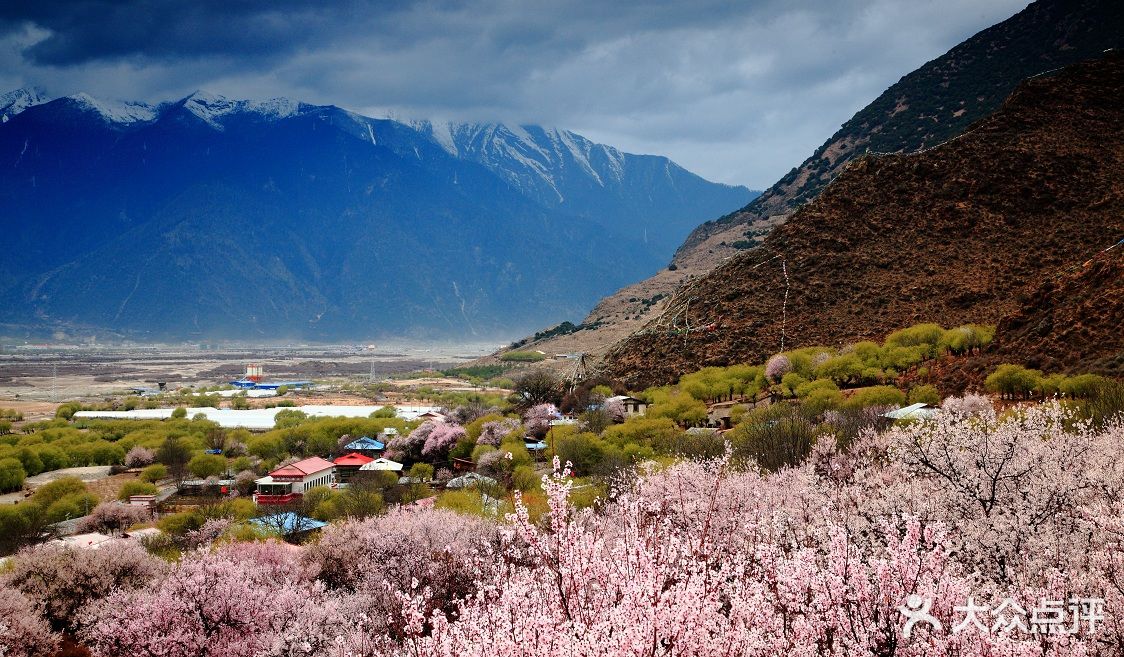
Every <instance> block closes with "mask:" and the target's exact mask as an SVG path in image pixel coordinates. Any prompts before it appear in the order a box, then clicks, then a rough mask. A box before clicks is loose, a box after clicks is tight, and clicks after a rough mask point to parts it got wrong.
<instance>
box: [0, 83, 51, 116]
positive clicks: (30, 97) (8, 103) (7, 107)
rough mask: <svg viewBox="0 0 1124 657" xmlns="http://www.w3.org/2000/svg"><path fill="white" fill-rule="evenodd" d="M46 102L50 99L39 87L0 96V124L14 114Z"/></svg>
mask: <svg viewBox="0 0 1124 657" xmlns="http://www.w3.org/2000/svg"><path fill="white" fill-rule="evenodd" d="M48 100H50V98H49V97H48V96H47V92H46V91H43V90H42V89H40V88H39V87H29V88H26V89H16V90H15V91H9V92H8V93H6V94H3V95H0V123H7V122H8V119H10V118H11V117H13V116H15V115H16V114H19V113H20V112H22V111H24V110H25V109H27V108H29V107H33V106H35V105H40V104H42V103H45V102H47V101H48Z"/></svg>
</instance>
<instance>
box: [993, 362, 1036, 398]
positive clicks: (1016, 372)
mask: <svg viewBox="0 0 1124 657" xmlns="http://www.w3.org/2000/svg"><path fill="white" fill-rule="evenodd" d="M1041 384H1042V372H1039V371H1038V370H1031V369H1027V368H1025V367H1023V366H1022V365H1010V364H1007V365H1000V366H999V367H997V368H996V369H995V371H994V372H992V373H991V374H989V375H988V377H987V378H986V379H984V386H986V387H987V389H988V390H990V391H992V392H998V393H999V394H1000V395H1001V396H1003V397H1005V398H1007V399H1014V398H1016V397H1019V398H1022V399H1026V398H1028V397H1029V396H1030V395H1031V393H1033V392H1034V391H1035V390H1037V389H1038V388H1039V387H1040V386H1041Z"/></svg>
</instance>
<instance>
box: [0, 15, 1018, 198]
mask: <svg viewBox="0 0 1124 657" xmlns="http://www.w3.org/2000/svg"><path fill="white" fill-rule="evenodd" d="M1026 4H1027V3H1026V0H933V1H929V0H752V1H746V2H716V1H712V0H681V1H679V2H649V3H636V2H627V1H625V0H588V1H586V0H546V1H541V2H539V1H531V0H522V1H521V0H468V1H465V2H456V1H453V0H433V1H430V2H411V1H408V0H403V1H397V2H394V1H362V0H329V1H327V2H325V1H324V0H273V1H271V2H249V1H244V0H186V1H179V0H148V1H144V0H74V1H72V2H57V1H55V2H52V1H51V0H29V1H26V2H25V1H22V0H5V2H2V3H0V62H2V65H0V87H3V88H5V89H14V88H17V87H21V86H27V85H40V86H42V87H44V88H46V89H47V91H48V92H50V93H52V94H57V95H66V94H70V93H75V92H78V91H86V92H88V93H90V94H91V95H93V96H98V97H103V98H115V99H137V100H147V101H150V102H156V101H161V100H168V99H173V98H179V97H182V96H185V95H187V94H188V93H190V92H192V91H194V90H196V89H205V90H207V91H210V92H213V93H218V94H222V95H225V96H230V97H235V98H269V97H273V96H287V97H290V98H294V99H299V100H304V101H307V102H312V103H318V104H334V105H339V106H342V107H346V108H348V109H352V110H355V111H358V112H360V113H363V114H368V115H371V116H387V115H390V116H395V117H397V118H435V119H453V120H471V121H513V122H520V123H538V124H543V125H551V126H558V127H563V128H568V129H571V130H574V131H575V132H579V133H582V134H584V135H586V136H587V137H590V138H591V139H595V140H596V141H600V142H604V143H608V144H611V145H614V146H617V147H618V148H621V149H622V150H626V151H630V152H635V153H656V154H660V155H667V156H670V157H671V158H672V159H674V160H675V161H677V162H679V163H680V164H682V165H683V166H685V167H687V168H688V169H691V170H692V171H695V172H696V173H699V174H701V175H703V176H704V177H707V178H709V179H711V180H718V181H722V182H728V183H737V184H744V185H748V186H750V187H752V188H756V189H764V188H765V187H768V186H769V185H771V184H772V183H773V182H775V181H776V180H777V179H778V178H780V177H781V176H782V175H783V174H784V173H786V172H787V171H788V170H789V169H790V168H792V167H793V166H795V165H797V164H799V163H800V162H801V161H803V159H804V158H805V157H807V156H808V155H809V154H811V152H812V150H813V149H814V148H815V147H816V146H818V145H819V144H821V143H822V142H823V141H825V140H826V139H827V137H829V136H830V135H831V134H832V133H833V132H834V131H835V129H836V128H838V126H839V125H840V124H841V123H842V122H844V121H846V120H847V119H848V118H850V116H851V115H852V114H854V112H855V111H857V110H858V109H860V108H861V107H863V106H864V105H866V104H867V103H869V102H870V101H871V100H873V99H874V98H875V97H876V96H877V95H878V94H879V93H881V92H882V91H883V90H884V89H885V88H886V87H888V86H889V85H891V84H893V83H894V82H896V81H897V80H898V78H900V77H901V76H903V75H905V74H906V73H908V72H910V71H911V70H913V69H915V68H917V67H918V66H920V65H921V64H923V63H924V62H926V61H928V60H930V59H933V58H935V57H937V56H939V55H941V54H942V53H944V52H945V51H946V50H948V49H949V48H951V47H952V46H954V45H956V44H957V43H959V42H960V41H962V40H964V39H965V38H967V37H969V36H971V35H972V34H975V33H976V32H978V31H980V30H982V29H984V28H986V27H988V26H990V25H993V24H995V23H997V22H999V21H1002V20H1003V19H1005V18H1007V17H1008V16H1011V15H1013V14H1015V13H1017V12H1018V11H1020V10H1021V9H1022V8H1023V7H1024V6H1025V5H1026Z"/></svg>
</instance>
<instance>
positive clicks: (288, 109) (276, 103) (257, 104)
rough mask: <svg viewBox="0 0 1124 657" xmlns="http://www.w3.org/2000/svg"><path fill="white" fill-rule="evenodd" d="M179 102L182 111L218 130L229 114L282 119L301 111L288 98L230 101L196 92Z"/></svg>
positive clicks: (206, 93)
mask: <svg viewBox="0 0 1124 657" xmlns="http://www.w3.org/2000/svg"><path fill="white" fill-rule="evenodd" d="M180 102H181V103H182V104H183V107H184V109H186V110H187V111H189V112H191V113H192V114H194V115H195V116H197V117H199V118H200V119H202V120H203V121H205V122H206V123H208V124H210V125H211V126H212V127H214V128H217V129H219V130H222V129H223V126H222V124H221V123H220V122H219V119H221V118H222V117H224V116H228V115H231V114H240V113H251V114H258V115H260V116H262V117H263V118H266V119H283V118H285V117H288V116H293V115H294V114H297V113H298V112H299V111H300V109H301V104H300V103H298V102H296V101H294V100H289V99H288V98H270V99H268V100H231V99H229V98H227V97H225V96H220V95H217V94H212V93H208V92H206V91H196V92H195V93H193V94H191V95H190V96H187V97H186V98H184V99H183V100H182V101H180Z"/></svg>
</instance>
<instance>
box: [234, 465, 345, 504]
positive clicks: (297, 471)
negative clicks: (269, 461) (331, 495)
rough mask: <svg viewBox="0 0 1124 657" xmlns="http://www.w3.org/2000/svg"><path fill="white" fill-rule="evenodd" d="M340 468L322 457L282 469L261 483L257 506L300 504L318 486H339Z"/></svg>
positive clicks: (258, 487)
mask: <svg viewBox="0 0 1124 657" xmlns="http://www.w3.org/2000/svg"><path fill="white" fill-rule="evenodd" d="M335 475H336V465H335V464H334V463H332V462H331V461H326V460H324V459H322V458H320V457H318V456H313V457H312V458H307V459H304V460H303V461H297V462H296V463H290V464H289V465H285V466H281V467H280V468H277V469H276V470H274V471H273V472H270V473H269V474H268V475H266V476H265V477H262V478H261V479H258V480H257V481H256V482H255V483H256V484H257V492H256V493H254V502H256V503H257V504H288V503H290V502H294V501H296V500H299V499H300V498H301V497H302V496H303V495H304V492H305V491H306V490H308V489H310V488H314V487H316V486H330V485H331V484H333V483H335Z"/></svg>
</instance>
